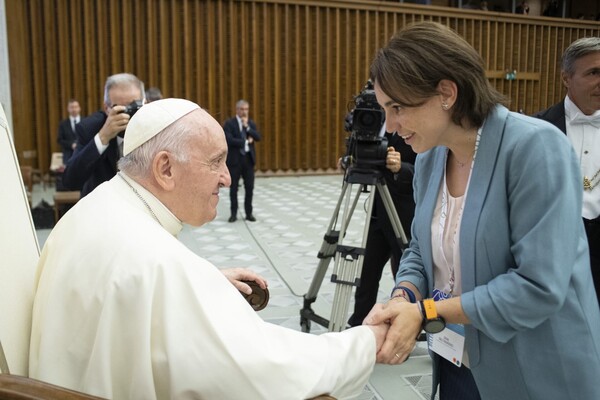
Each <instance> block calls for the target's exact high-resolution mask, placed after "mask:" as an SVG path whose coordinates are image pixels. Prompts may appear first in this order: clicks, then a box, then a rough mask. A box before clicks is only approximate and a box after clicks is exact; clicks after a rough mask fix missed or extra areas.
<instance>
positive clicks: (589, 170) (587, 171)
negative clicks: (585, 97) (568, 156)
mask: <svg viewBox="0 0 600 400" xmlns="http://www.w3.org/2000/svg"><path fill="white" fill-rule="evenodd" d="M565 125H566V128H567V137H568V138H569V139H570V140H571V143H572V144H573V148H574V149H575V153H576V154H577V157H578V158H579V162H580V164H581V174H582V175H583V176H584V177H586V178H588V179H592V178H593V177H594V175H596V174H597V175H596V177H595V179H593V180H592V182H591V183H592V185H595V186H594V188H593V189H592V190H584V191H583V210H582V216H583V218H586V219H595V218H597V217H598V216H600V172H598V171H600V110H597V111H596V112H595V113H594V114H592V115H591V116H585V114H583V113H582V112H581V110H580V109H579V108H578V107H577V106H576V105H575V103H573V101H571V99H569V96H567V97H566V98H565ZM582 188H583V182H582Z"/></svg>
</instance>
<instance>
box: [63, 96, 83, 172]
mask: <svg viewBox="0 0 600 400" xmlns="http://www.w3.org/2000/svg"><path fill="white" fill-rule="evenodd" d="M67 113H68V114H69V118H67V119H63V120H62V121H60V124H58V138H57V141H58V144H59V145H60V148H61V150H62V155H63V164H67V162H68V161H69V159H70V158H71V156H72V155H73V151H75V147H77V134H76V133H75V125H76V124H78V123H79V120H80V119H81V115H80V114H81V107H80V106H79V102H78V101H77V100H75V99H70V100H69V101H68V102H67Z"/></svg>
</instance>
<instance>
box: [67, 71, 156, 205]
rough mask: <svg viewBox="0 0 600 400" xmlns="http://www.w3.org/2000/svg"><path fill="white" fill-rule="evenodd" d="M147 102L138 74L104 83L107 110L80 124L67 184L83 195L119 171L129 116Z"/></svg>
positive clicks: (83, 120)
mask: <svg viewBox="0 0 600 400" xmlns="http://www.w3.org/2000/svg"><path fill="white" fill-rule="evenodd" d="M143 103H144V83H143V82H142V81H140V80H139V79H138V78H137V77H136V76H135V75H132V74H128V73H120V74H115V75H111V76H109V77H108V78H107V79H106V83H105V85H104V110H102V111H97V112H95V113H93V114H91V115H90V116H89V117H86V118H84V119H82V120H81V121H80V122H79V124H77V125H76V134H77V148H76V149H75V153H74V154H73V156H72V157H71V159H70V160H69V162H68V163H67V165H66V169H65V172H64V175H63V184H64V186H65V187H66V188H68V189H70V190H81V197H83V196H85V195H87V194H88V193H90V192H91V191H92V190H94V188H95V187H96V186H98V185H100V184H101V183H103V182H105V181H108V180H109V179H111V178H112V177H113V176H115V175H116V174H117V161H118V160H119V158H121V155H122V153H123V151H122V144H123V138H122V135H119V134H120V133H122V132H124V131H125V128H126V127H127V124H128V123H129V119H130V118H131V116H132V115H133V114H134V113H135V112H136V111H137V109H138V108H139V107H140V106H141V105H142V104H143Z"/></svg>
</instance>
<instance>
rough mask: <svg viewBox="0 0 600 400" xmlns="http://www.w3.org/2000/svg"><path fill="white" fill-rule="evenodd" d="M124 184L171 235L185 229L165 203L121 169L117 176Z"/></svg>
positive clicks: (175, 234)
mask: <svg viewBox="0 0 600 400" xmlns="http://www.w3.org/2000/svg"><path fill="white" fill-rule="evenodd" d="M115 179H117V180H118V181H120V182H122V183H123V185H126V186H128V189H129V190H131V191H132V192H133V194H134V195H135V196H136V197H139V201H140V204H142V207H143V209H144V210H145V211H146V212H147V213H148V215H150V216H151V217H153V218H154V217H156V219H157V220H158V223H159V224H160V225H161V226H162V227H163V228H165V229H166V230H167V231H168V232H169V233H170V234H171V235H173V236H177V235H178V234H179V232H181V230H182V229H183V223H182V222H181V221H180V220H179V219H178V218H177V217H176V216H175V215H174V214H173V213H172V212H171V210H169V209H168V208H167V207H166V206H165V205H164V204H163V203H161V202H160V200H158V199H157V198H156V196H154V195H153V194H152V193H150V191H148V190H147V189H146V188H144V187H143V186H142V185H140V184H139V183H137V182H136V181H135V180H134V179H133V178H131V177H129V176H127V175H126V174H125V173H124V172H122V171H119V173H118V174H117V176H116V177H115Z"/></svg>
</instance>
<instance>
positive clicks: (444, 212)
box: [438, 127, 483, 295]
mask: <svg viewBox="0 0 600 400" xmlns="http://www.w3.org/2000/svg"><path fill="white" fill-rule="evenodd" d="M482 128H483V127H480V128H479V129H478V130H477V138H476V139H475V150H474V152H473V160H472V161H471V166H470V170H469V179H468V180H467V187H466V189H465V194H464V195H463V197H464V198H463V202H462V204H461V207H460V210H459V211H458V216H457V220H456V227H457V228H458V226H459V225H460V222H461V220H462V215H463V211H464V208H465V204H466V202H467V193H468V191H469V186H470V184H471V175H472V173H473V166H474V165H475V158H476V157H477V149H478V148H479V141H480V139H481V130H482ZM447 160H448V151H446V159H445V160H444V182H443V185H442V209H441V211H440V220H439V223H438V236H439V246H440V253H441V256H442V260H443V262H444V263H445V264H446V267H447V268H448V275H449V279H448V284H449V287H450V290H449V294H450V295H452V292H453V291H454V285H455V273H454V263H453V262H448V259H447V258H446V253H445V251H444V232H445V229H446V224H447V223H448V221H447V220H448V196H449V194H448V186H447V183H446V164H447ZM457 230H458V229H456V230H455V231H454V232H449V234H452V235H453V236H452V244H453V248H455V247H456V234H457V233H458V232H457ZM451 261H453V260H451Z"/></svg>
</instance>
